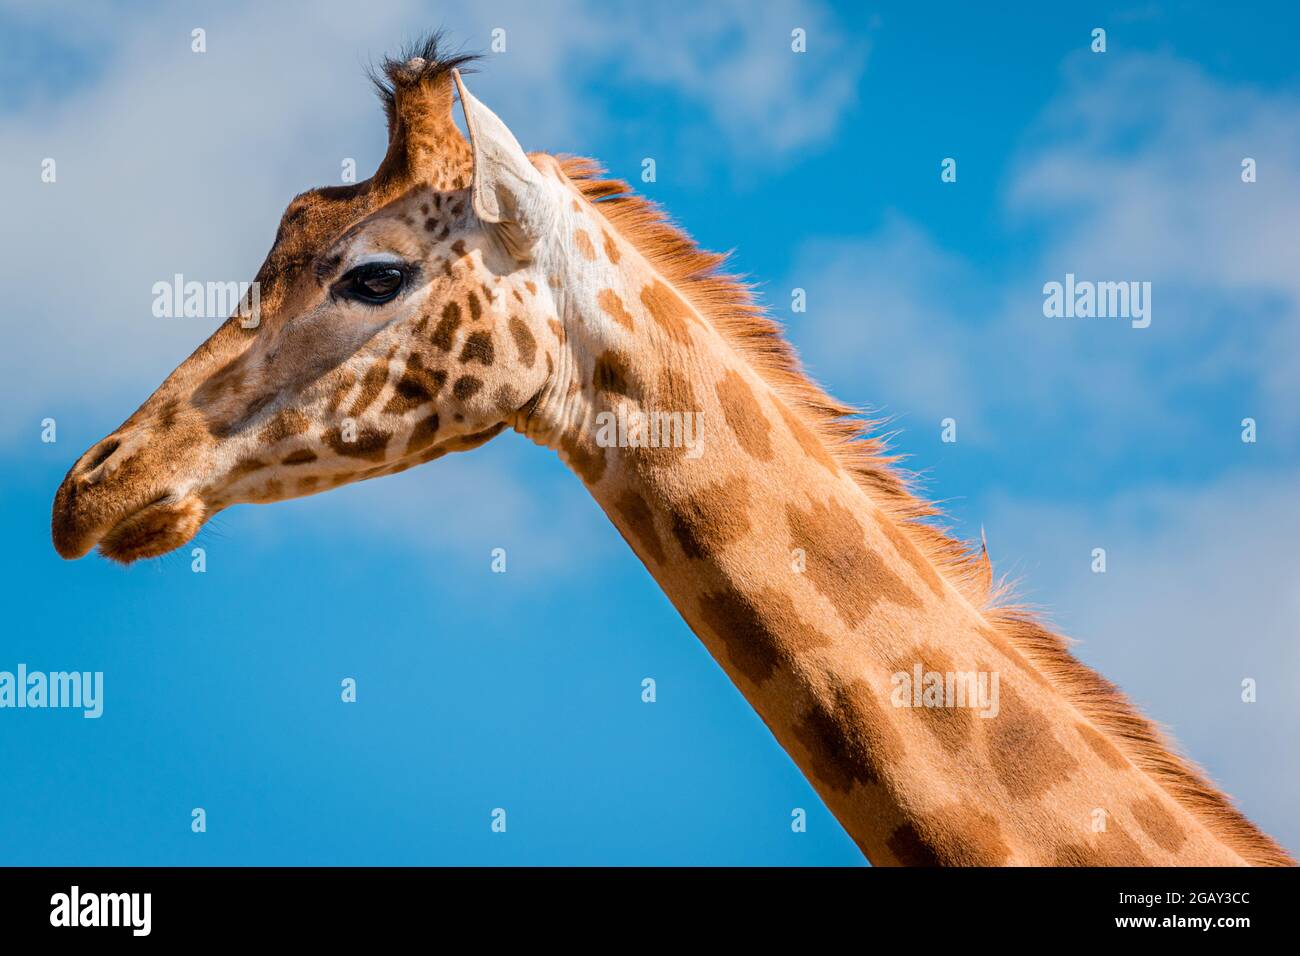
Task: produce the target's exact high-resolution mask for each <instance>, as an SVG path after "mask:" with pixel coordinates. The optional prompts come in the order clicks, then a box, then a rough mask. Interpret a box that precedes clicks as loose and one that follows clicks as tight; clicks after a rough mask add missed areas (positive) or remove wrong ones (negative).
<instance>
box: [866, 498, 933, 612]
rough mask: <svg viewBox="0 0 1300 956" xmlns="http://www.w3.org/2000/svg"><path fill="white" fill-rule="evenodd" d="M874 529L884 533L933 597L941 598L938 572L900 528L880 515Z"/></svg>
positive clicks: (886, 517) (885, 516)
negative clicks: (932, 593) (931, 592)
mask: <svg viewBox="0 0 1300 956" xmlns="http://www.w3.org/2000/svg"><path fill="white" fill-rule="evenodd" d="M876 527H878V528H879V529H880V530H881V531H883V532H884V534H885V537H886V538H888V539H889V543H890V544H892V545H893V546H894V550H895V551H897V552H898V556H899V557H900V558H902V559H903V560H904V561H906V562H907V563H908V564H909V565H910V566H911V568H912V570H913V571H915V572H916V575H917V577H919V578H920V579H921V580H922V581H924V582H925V583H926V586H927V587H929V589H930V590H931V591H933V592H934V595H935V597H943V581H941V580H940V579H939V572H937V571H936V570H935V569H934V565H932V564H931V563H930V562H929V561H927V560H926V559H925V556H924V555H922V554H921V552H920V550H919V549H918V548H917V546H916V545H915V544H914V543H913V542H912V541H911V539H909V538H908V537H907V534H906V533H905V532H904V531H903V529H902V528H900V527H898V525H896V524H895V523H894V521H893V519H892V518H890V517H889V516H888V515H884V514H882V515H880V516H879V517H878V518H877V519H876Z"/></svg>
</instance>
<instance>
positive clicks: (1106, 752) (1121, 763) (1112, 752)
mask: <svg viewBox="0 0 1300 956" xmlns="http://www.w3.org/2000/svg"><path fill="white" fill-rule="evenodd" d="M1075 729H1076V730H1077V731H1079V736H1080V737H1082V738H1083V742H1084V743H1086V744H1087V745H1088V746H1089V747H1091V748H1092V752H1093V753H1095V754H1096V755H1097V756H1098V757H1100V758H1101V759H1102V762H1103V763H1105V764H1106V766H1108V767H1110V768H1111V769H1112V770H1123V769H1124V768H1125V767H1127V766H1128V761H1127V760H1125V759H1124V755H1123V754H1122V753H1120V752H1119V749H1118V748H1117V747H1116V746H1115V745H1114V744H1113V743H1111V742H1110V741H1109V740H1107V739H1106V738H1105V736H1103V735H1102V733H1101V732H1100V731H1098V730H1097V729H1095V728H1094V727H1091V726H1089V725H1088V724H1076V725H1075Z"/></svg>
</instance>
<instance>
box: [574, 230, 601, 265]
mask: <svg viewBox="0 0 1300 956" xmlns="http://www.w3.org/2000/svg"><path fill="white" fill-rule="evenodd" d="M573 242H574V244H575V245H576V246H577V247H578V252H580V253H581V254H582V258H584V259H586V260H587V261H588V262H594V261H595V260H596V247H595V246H593V245H592V244H591V236H589V235H587V233H586V230H583V229H575V230H574V232H573Z"/></svg>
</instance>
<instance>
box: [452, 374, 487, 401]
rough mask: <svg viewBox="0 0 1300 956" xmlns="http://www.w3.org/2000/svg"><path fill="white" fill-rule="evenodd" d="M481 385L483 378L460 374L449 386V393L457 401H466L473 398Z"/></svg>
mask: <svg viewBox="0 0 1300 956" xmlns="http://www.w3.org/2000/svg"><path fill="white" fill-rule="evenodd" d="M482 387H483V380H482V379H480V378H475V377H474V376H473V375H462V376H461V377H460V378H458V379H456V382H455V384H453V385H452V387H451V394H452V395H453V396H455V397H456V399H457V400H458V401H462V402H463V401H466V400H468V399H470V398H473V397H474V395H475V394H476V393H477V392H478V390H479V389H480V388H482Z"/></svg>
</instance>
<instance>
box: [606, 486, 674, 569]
mask: <svg viewBox="0 0 1300 956" xmlns="http://www.w3.org/2000/svg"><path fill="white" fill-rule="evenodd" d="M614 510H615V511H616V512H617V513H618V516H619V517H620V518H621V519H622V527H624V528H626V531H627V534H628V535H630V537H629V539H628V543H629V544H631V545H632V547H633V548H635V549H636V550H637V551H639V552H641V553H643V554H645V555H646V556H647V557H649V558H650V559H651V560H652V561H654V562H655V563H656V564H663V563H664V558H665V555H664V546H663V542H662V541H660V540H659V532H658V531H656V530H655V519H654V512H652V511H651V510H650V506H649V505H648V504H646V501H645V499H644V498H642V497H641V496H640V495H639V494H637V493H636V492H635V491H631V490H628V491H624V492H623V493H622V494H620V495H619V496H618V498H617V499H616V500H615V502H614Z"/></svg>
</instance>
